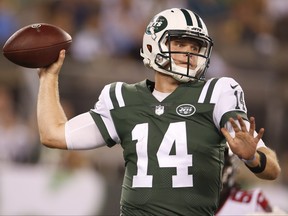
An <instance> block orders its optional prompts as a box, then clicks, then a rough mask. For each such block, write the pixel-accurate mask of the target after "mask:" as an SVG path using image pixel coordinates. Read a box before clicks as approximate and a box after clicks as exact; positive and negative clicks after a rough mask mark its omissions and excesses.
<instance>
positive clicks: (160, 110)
mask: <svg viewBox="0 0 288 216" xmlns="http://www.w3.org/2000/svg"><path fill="white" fill-rule="evenodd" d="M163 113H164V106H162V105H158V106H156V107H155V114H156V115H159V116H160V115H162V114H163Z"/></svg>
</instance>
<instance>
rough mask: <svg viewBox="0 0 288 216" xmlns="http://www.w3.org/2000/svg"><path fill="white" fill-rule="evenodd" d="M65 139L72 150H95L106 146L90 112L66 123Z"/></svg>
mask: <svg viewBox="0 0 288 216" xmlns="http://www.w3.org/2000/svg"><path fill="white" fill-rule="evenodd" d="M65 139H66V143H67V148H68V149H71V150H72V149H73V150H81V149H93V148H98V147H101V146H104V145H105V144H106V143H105V141H104V139H103V137H102V135H101V134H100V131H99V129H98V127H97V125H96V124H95V122H94V121H93V118H92V116H91V115H90V113H89V112H86V113H83V114H80V115H78V116H75V117H74V118H72V119H70V120H69V121H67V122H66V124H65Z"/></svg>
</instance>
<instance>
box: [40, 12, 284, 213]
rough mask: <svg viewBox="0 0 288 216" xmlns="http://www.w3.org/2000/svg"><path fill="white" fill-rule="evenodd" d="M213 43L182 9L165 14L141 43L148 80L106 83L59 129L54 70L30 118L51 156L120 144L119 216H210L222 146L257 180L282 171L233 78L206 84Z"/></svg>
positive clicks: (45, 75)
mask: <svg viewBox="0 0 288 216" xmlns="http://www.w3.org/2000/svg"><path fill="white" fill-rule="evenodd" d="M212 46H213V42H212V39H211V38H210V37H209V35H208V31H207V28H206V25H205V23H204V22H203V20H202V19H201V18H200V17H199V16H198V15H197V14H195V13H193V12H192V11H190V10H187V9H181V8H172V9H168V10H164V11H162V12H160V13H159V14H157V15H155V17H153V18H152V20H151V22H150V23H149V24H148V25H147V28H146V30H145V32H144V36H143V46H142V49H141V56H142V57H143V62H144V65H145V66H147V67H148V68H151V70H152V71H153V72H154V74H155V75H154V80H153V81H150V80H143V81H139V82H138V83H134V84H128V83H125V82H115V83H110V84H107V85H106V86H105V87H104V88H103V90H102V92H101V94H100V96H99V99H98V100H97V102H96V103H95V107H94V108H92V109H90V110H88V111H87V112H86V113H83V114H80V115H78V116H75V117H74V118H73V119H71V120H69V121H67V118H66V116H65V113H64V111H63V108H62V107H61V105H60V99H59V89H58V75H59V73H60V70H61V66H62V64H63V62H64V58H65V51H64V50H62V51H61V52H60V54H59V59H58V61H57V62H56V63H54V64H52V65H51V66H49V67H47V68H41V69H40V70H39V79H40V85H39V95H38V105H37V118H38V125H39V133H40V139H41V142H42V143H43V144H44V145H45V146H48V147H51V148H59V149H73V150H78V149H92V148H98V147H101V146H104V145H107V146H109V147H113V146H114V145H121V146H122V148H123V156H124V159H125V175H124V179H123V185H122V196H121V201H120V204H121V210H120V211H121V215H157V216H158V215H214V214H215V212H216V210H217V207H218V203H219V195H220V191H221V188H222V182H221V178H222V168H223V165H224V149H225V147H226V145H227V144H228V145H229V147H230V148H231V150H232V151H233V153H234V154H236V155H237V156H238V157H239V158H241V159H243V161H244V163H246V165H247V168H248V169H250V170H251V171H252V172H253V173H255V175H256V176H257V177H259V178H262V179H269V180H274V179H276V178H277V176H278V175H279V172H280V168H279V164H278V161H277V158H276V154H275V153H274V151H272V150H271V149H270V148H268V147H267V146H266V145H265V143H264V141H263V140H262V136H263V133H264V129H260V130H259V132H258V133H257V132H256V131H255V127H256V125H255V119H254V118H253V117H251V118H248V117H247V108H246V105H245V100H244V93H243V90H242V88H241V86H240V84H239V83H237V82H236V81H235V80H234V79H232V78H226V77H223V78H213V79H209V80H205V73H206V70H207V68H208V65H209V61H210V55H211V51H212Z"/></svg>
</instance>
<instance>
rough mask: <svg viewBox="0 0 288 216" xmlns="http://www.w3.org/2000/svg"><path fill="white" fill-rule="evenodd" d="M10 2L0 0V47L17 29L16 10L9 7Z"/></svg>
mask: <svg viewBox="0 0 288 216" xmlns="http://www.w3.org/2000/svg"><path fill="white" fill-rule="evenodd" d="M8 2H9V3H11V2H10V1H5V0H0V45H1V46H2V45H4V43H5V42H6V40H7V39H8V38H9V37H10V36H11V35H12V34H13V33H14V32H15V31H16V30H18V28H19V22H18V19H17V16H16V10H14V8H13V7H11V6H10V5H9V3H8Z"/></svg>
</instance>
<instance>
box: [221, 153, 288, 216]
mask: <svg viewBox="0 0 288 216" xmlns="http://www.w3.org/2000/svg"><path fill="white" fill-rule="evenodd" d="M237 164H239V163H238V160H237V156H235V155H234V154H232V152H231V151H229V150H228V148H227V149H226V150H225V163H224V168H223V177H222V182H223V189H222V190H221V194H220V203H219V208H218V210H217V212H216V216H233V215H287V214H286V213H285V212H284V211H283V210H282V209H280V208H279V207H278V206H273V205H272V204H271V203H270V200H269V197H267V196H266V194H265V193H264V192H263V190H262V189H261V188H260V187H257V188H252V189H243V188H242V186H241V184H240V183H239V182H237V180H236V179H235V175H236V172H237Z"/></svg>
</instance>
